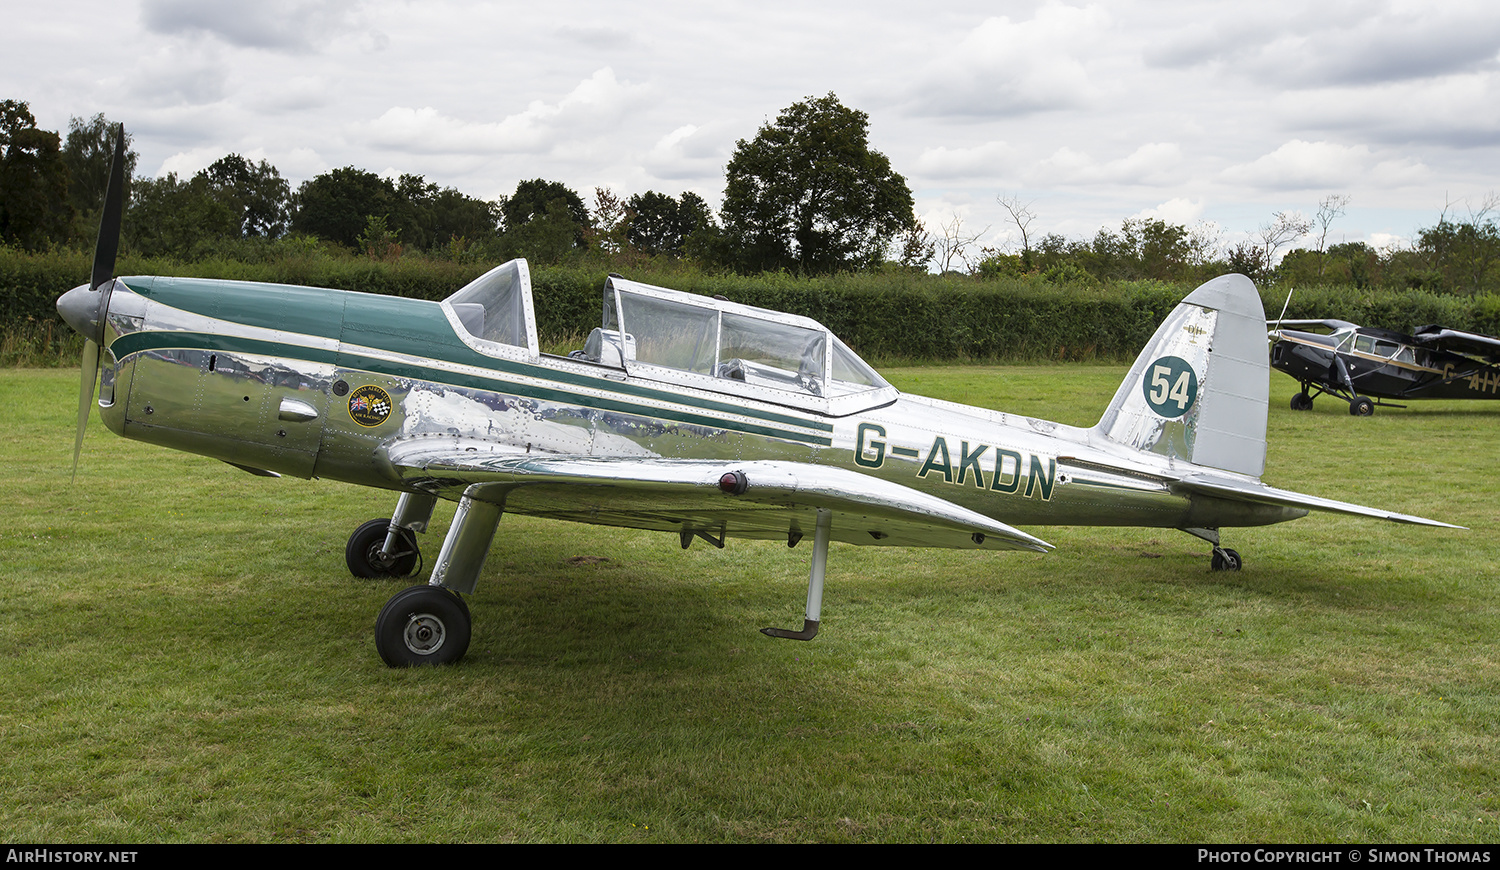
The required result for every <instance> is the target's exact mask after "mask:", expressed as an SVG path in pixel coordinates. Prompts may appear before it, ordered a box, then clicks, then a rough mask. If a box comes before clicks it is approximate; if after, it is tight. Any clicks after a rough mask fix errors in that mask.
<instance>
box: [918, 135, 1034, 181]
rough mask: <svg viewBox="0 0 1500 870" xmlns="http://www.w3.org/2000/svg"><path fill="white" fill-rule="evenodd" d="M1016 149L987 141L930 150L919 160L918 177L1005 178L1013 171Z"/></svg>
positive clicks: (942, 146) (1002, 143)
mask: <svg viewBox="0 0 1500 870" xmlns="http://www.w3.org/2000/svg"><path fill="white" fill-rule="evenodd" d="M1014 155H1015V149H1014V148H1012V147H1011V146H1009V145H1007V144H1006V143H1004V142H986V143H984V144H983V145H977V146H975V147H973V148H949V147H947V146H944V145H939V146H938V147H936V148H927V149H925V150H924V151H923V152H922V153H921V155H919V156H918V157H917V174H918V175H920V176H922V177H923V178H933V179H936V178H988V179H994V178H997V177H1002V176H1005V175H1006V172H1007V170H1010V169H1012V164H1013V163H1014V160H1015V157H1014Z"/></svg>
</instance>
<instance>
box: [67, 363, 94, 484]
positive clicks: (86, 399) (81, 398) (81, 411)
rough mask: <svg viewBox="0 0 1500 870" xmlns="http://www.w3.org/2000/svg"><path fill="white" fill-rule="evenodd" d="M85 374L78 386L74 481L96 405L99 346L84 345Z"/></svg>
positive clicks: (82, 366)
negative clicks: (94, 405) (91, 408)
mask: <svg viewBox="0 0 1500 870" xmlns="http://www.w3.org/2000/svg"><path fill="white" fill-rule="evenodd" d="M80 368H81V370H82V372H83V374H82V376H81V379H80V382H79V384H78V435H77V437H75V438H74V439H73V480H77V479H78V457H79V455H80V454H81V453H83V430H84V429H86V428H88V425H89V406H90V405H92V404H94V383H95V381H97V380H98V379H99V345H98V344H96V343H95V342H94V340H93V339H88V340H86V341H85V342H84V343H83V363H82V364H81V365H80Z"/></svg>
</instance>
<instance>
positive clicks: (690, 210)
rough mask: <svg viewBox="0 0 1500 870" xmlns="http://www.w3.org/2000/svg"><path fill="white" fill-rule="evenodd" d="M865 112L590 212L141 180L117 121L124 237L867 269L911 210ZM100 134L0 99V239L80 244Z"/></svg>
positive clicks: (451, 192) (514, 201) (327, 187)
mask: <svg viewBox="0 0 1500 870" xmlns="http://www.w3.org/2000/svg"><path fill="white" fill-rule="evenodd" d="M868 122H869V118H868V116H867V115H865V113H863V112H859V111H856V110H853V109H850V108H848V107H846V106H844V105H843V104H842V103H840V102H839V101H838V98H837V97H835V96H834V95H832V94H829V95H828V96H826V97H821V98H813V99H809V100H807V101H805V102H801V103H797V104H796V105H794V106H792V107H790V108H788V109H787V110H786V111H784V112H783V113H782V114H781V115H780V116H779V117H778V118H777V120H776V122H774V123H770V124H767V125H765V126H764V127H762V128H761V130H760V132H759V134H757V135H756V136H755V138H754V139H752V140H749V141H746V140H741V141H740V142H739V143H738V147H737V149H736V152H735V155H734V158H733V159H732V160H731V162H730V165H729V168H728V172H727V176H726V192H725V198H724V207H723V209H722V210H721V211H720V212H719V214H718V215H715V214H714V211H713V209H712V208H710V206H709V205H708V203H707V202H706V201H704V199H703V198H702V197H700V196H698V195H697V194H695V193H692V192H691V191H689V192H685V193H683V194H681V195H680V196H673V195H670V194H667V193H661V192H658V191H646V192H645V193H641V194H635V195H632V196H630V197H628V198H621V197H619V196H617V195H616V194H614V193H613V192H611V191H609V190H607V189H604V188H598V189H596V190H595V191H594V196H593V202H592V206H591V205H590V204H588V203H585V201H584V199H583V198H582V197H581V196H579V194H578V193H577V192H576V191H574V190H573V189H571V188H569V187H568V186H566V185H565V184H563V183H561V182H557V181H550V180H547V179H542V178H534V179H528V180H524V181H521V182H519V183H518V184H517V185H516V188H515V191H514V192H513V193H511V194H509V195H507V196H501V197H499V198H497V199H495V200H488V201H487V200H482V199H478V198H475V197H472V196H469V195H467V194H465V193H463V192H461V191H459V190H456V189H454V188H451V187H440V186H439V185H436V184H433V183H431V182H429V181H427V180H426V179H425V178H424V177H423V176H421V175H401V176H400V177H398V178H395V179H390V178H384V177H381V176H379V175H376V174H375V173H373V172H369V171H367V170H363V169H359V168H357V167H354V166H345V167H342V168H339V169H334V170H331V171H329V172H325V173H323V174H321V175H318V176H316V177H314V178H312V179H309V180H308V181H306V182H304V183H303V184H301V185H300V186H299V187H297V188H296V189H295V190H293V189H292V187H291V185H290V184H289V183H288V182H287V180H286V179H285V178H284V177H283V176H282V175H281V173H280V172H279V171H278V170H277V169H276V167H275V166H272V165H271V164H270V163H268V162H266V161H264V160H261V161H258V162H256V161H252V160H249V159H247V158H245V157H243V156H241V155H239V154H228V155H225V156H224V157H222V158H220V159H219V160H217V161H215V162H214V163H213V164H212V165H210V166H208V167H207V168H206V169H203V170H202V171H200V172H198V173H196V174H194V175H193V176H191V177H187V178H184V177H180V176H178V175H177V174H176V173H167V174H166V175H164V176H161V177H157V178H151V177H144V176H137V175H136V174H135V171H134V170H135V164H136V161H137V154H136V152H135V151H134V150H133V149H130V148H129V142H130V136H129V133H128V131H127V133H126V142H127V153H126V160H127V175H128V176H129V177H130V183H129V185H130V189H129V191H128V195H129V205H128V210H127V212H126V218H125V224H124V231H123V233H124V235H123V239H122V244H123V245H124V247H125V250H127V251H131V252H134V253H138V254H141V255H144V256H167V257H176V258H182V259H201V258H206V257H213V256H228V257H234V258H244V257H255V256H264V255H267V252H272V253H273V254H274V252H278V251H285V250H287V249H292V250H296V249H298V248H306V247H308V246H309V245H312V246H325V247H333V248H336V249H342V250H344V251H348V252H352V253H357V254H362V255H365V256H370V257H375V258H378V259H389V258H393V257H400V256H403V255H406V254H411V253H415V254H422V255H427V256H434V257H450V258H459V259H465V258H467V259H480V258H483V259H488V260H502V259H507V258H510V257H515V256H525V257H528V258H530V259H532V260H534V261H536V262H537V263H539V264H542V265H549V264H556V263H563V262H568V261H570V260H572V261H576V260H579V259H581V258H586V257H589V256H594V257H603V258H615V259H619V258H645V259H651V258H666V259H688V260H692V261H695V262H697V263H700V264H702V265H704V266H706V267H708V268H712V269H723V270H732V271H739V272H762V271H789V272H797V273H803V274H828V273H833V272H840V271H859V270H865V269H871V268H878V267H880V266H882V265H884V264H887V263H889V262H891V261H892V251H894V250H897V248H898V247H899V246H897V245H895V243H894V242H895V239H896V237H897V236H898V235H900V234H902V233H911V232H913V231H915V230H916V228H917V220H916V217H915V215H914V212H913V200H912V195H911V190H910V189H909V187H908V186H907V184H906V180H905V179H904V178H903V177H902V176H901V175H899V174H898V173H896V172H894V171H893V170H892V169H891V167H890V161H889V160H888V159H887V158H886V157H885V156H884V155H882V154H880V153H879V152H878V151H873V150H871V149H870V148H869V143H868V137H867V131H868ZM113 131H114V125H113V124H111V123H110V122H109V120H108V119H106V118H105V117H104V116H103V115H96V116H95V117H93V118H89V119H82V118H73V119H71V121H70V122H69V129H68V132H67V135H66V139H64V137H62V136H60V135H59V134H58V133H56V132H53V131H49V130H42V129H40V128H38V127H37V124H36V120H35V118H34V117H33V116H32V114H31V112H30V106H29V105H28V104H27V103H25V102H21V101H18V100H4V101H0V241H3V242H4V243H5V244H8V245H11V246H15V247H19V248H22V249H24V250H32V251H36V250H44V249H47V248H54V247H59V246H74V247H77V246H83V245H87V244H91V243H92V241H93V229H92V227H93V226H95V225H97V219H98V215H99V211H100V207H101V204H102V202H103V197H104V186H105V182H106V179H107V177H108V171H109V163H110V159H111V155H112V151H113V147H112V143H113V140H114V132H113ZM898 254H899V251H898ZM897 259H899V257H897ZM908 265H912V266H916V265H919V264H917V263H909V264H908Z"/></svg>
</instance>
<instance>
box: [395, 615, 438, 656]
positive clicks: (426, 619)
mask: <svg viewBox="0 0 1500 870" xmlns="http://www.w3.org/2000/svg"><path fill="white" fill-rule="evenodd" d="M447 633H448V631H447V626H445V625H443V621H442V620H441V619H438V618H437V617H436V616H433V615H432V614H430V613H413V614H412V615H411V616H410V617H409V618H408V619H407V621H406V631H405V632H403V633H402V639H403V640H405V641H406V648H407V649H409V650H411V651H412V652H414V653H416V654H417V655H419V656H430V655H432V654H433V653H435V652H437V651H438V650H439V649H442V646H443V640H444V638H445V637H446V635H447Z"/></svg>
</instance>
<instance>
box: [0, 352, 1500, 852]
mask: <svg viewBox="0 0 1500 870" xmlns="http://www.w3.org/2000/svg"><path fill="white" fill-rule="evenodd" d="M1123 373H1124V369H1123V368H1122V367H1086V366H1048V367H1036V368H1024V367H1014V368H1010V367H1007V368H987V369H981V368H920V369H904V370H896V371H888V372H886V374H887V375H888V376H890V377H891V379H892V380H893V382H895V383H896V384H897V385H898V386H900V387H902V388H903V389H906V390H909V391H911V392H918V393H924V394H928V395H936V396H940V397H943V398H948V399H954V400H958V401H964V402H970V403H974V404H982V405H986V406H990V407H997V408H1001V409H1005V410H1012V411H1017V412H1021V413H1026V414H1031V415H1035V416H1040V417H1046V418H1049V419H1054V420H1061V421H1064V422H1069V423H1079V424H1090V423H1092V422H1093V421H1094V419H1095V418H1096V417H1097V416H1098V414H1099V412H1100V411H1101V410H1102V409H1103V407H1104V405H1105V404H1106V403H1107V402H1108V399H1109V396H1110V395H1111V393H1112V392H1113V390H1114V388H1115V386H1116V384H1117V383H1118V381H1119V379H1120V378H1121V377H1122V376H1123ZM1272 385H1273V396H1272V402H1273V406H1272V410H1271V420H1270V442H1271V451H1270V457H1269V459H1268V466H1267V467H1268V471H1267V474H1266V480H1267V481H1268V482H1270V483H1273V484H1275V485H1278V486H1283V487H1286V488H1290V489H1295V490H1299V491H1304V492H1310V493H1314V494H1318V495H1324V496H1329V497H1333V498H1339V499H1345V500H1349V501H1355V502H1359V503H1363V504H1371V505H1377V506H1381V507H1388V508H1391V509H1394V510H1398V511H1404V512H1409V513H1415V514H1419V515H1423V516H1429V517H1434V518H1437V519H1442V520H1446V521H1449V522H1454V523H1459V524H1462V525H1465V526H1469V527H1470V528H1471V529H1472V531H1467V532H1462V531H1448V530H1433V529H1423V528H1416V527H1409V526H1398V525H1394V524H1388V523H1380V522H1376V521H1368V520H1358V519H1353V518H1343V517H1335V516H1332V515H1314V516H1311V517H1308V518H1306V519H1302V520H1298V521H1296V522H1293V523H1288V524H1284V525H1280V526H1274V527H1270V528H1263V529H1251V530H1232V531H1227V532H1226V535H1225V544H1226V546H1231V547H1234V548H1235V549H1237V550H1239V551H1240V552H1241V553H1242V554H1243V555H1244V557H1245V560H1246V568H1245V570H1244V571H1243V572H1240V573H1232V574H1222V573H1221V574H1213V573H1210V572H1209V571H1208V549H1207V546H1206V545H1205V544H1203V543H1202V542H1201V541H1198V540H1197V539H1195V538H1192V537H1190V536H1188V535H1185V534H1182V533H1180V532H1175V531H1161V530H1140V529H1104V530H1100V529H1071V528H1041V529H1037V528H1032V529H1028V531H1032V532H1034V533H1036V534H1038V535H1040V536H1041V537H1043V538H1045V539H1047V540H1049V541H1051V542H1052V543H1054V544H1056V545H1057V547H1058V549H1057V551H1056V552H1054V553H1051V554H1048V555H1036V554H1029V553H999V554H980V553H972V552H947V551H926V550H887V549H880V548H855V547H849V546H844V545H839V544H835V545H834V546H833V548H832V552H831V555H830V567H829V581H828V592H827V596H826V599H825V602H824V612H823V615H824V623H823V633H822V634H821V635H820V636H819V637H818V638H817V640H815V641H813V642H812V643H806V644H802V643H794V642H782V641H773V640H770V639H768V638H765V637H762V636H761V635H760V634H759V633H758V632H757V631H756V629H757V628H758V627H760V626H763V625H797V624H800V619H801V615H802V604H803V599H804V596H805V591H806V576H807V559H808V558H809V553H810V548H808V547H799V548H797V549H796V550H788V549H787V548H786V547H785V546H781V545H776V544H763V543H747V542H739V541H735V542H731V543H730V544H729V546H728V548H727V549H725V550H722V551H720V550H715V549H713V548H711V547H707V546H695V547H694V548H693V549H691V550H690V551H688V552H683V551H682V550H681V549H680V548H679V546H678V543H677V540H676V538H675V537H674V536H671V535H663V534H652V533H637V532H630V531H618V530H612V529H604V528H594V527H588V526H576V525H567V524H559V523H549V522H545V521H534V520H527V519H523V518H519V517H506V518H505V519H504V520H503V521H502V522H501V526H500V532H499V534H498V535H497V536H496V542H495V546H494V550H493V551H492V553H491V555H490V557H489V561H488V563H487V565H486V569H485V574H484V578H483V579H482V581H481V583H480V586H479V589H478V593H477V594H476V595H475V596H474V597H473V598H472V599H471V602H470V603H471V608H472V611H473V613H474V618H475V626H474V631H475V635H474V640H473V644H472V646H471V647H470V650H469V654H468V657H467V658H466V659H465V660H464V661H463V662H462V663H461V664H459V665H458V666H456V667H453V668H446V669H426V670H415V671H392V670H389V669H387V668H386V667H384V666H383V665H382V664H381V663H380V660H379V658H378V657H377V656H376V654H375V651H374V645H373V641H372V639H371V632H372V628H373V625H374V620H375V615H376V613H377V612H378V611H379V609H380V607H381V606H382V604H383V603H384V602H385V600H386V599H387V598H389V597H390V596H391V595H392V594H393V593H394V592H395V591H396V590H397V589H398V588H400V586H401V585H403V584H402V583H400V582H372V581H363V580H355V579H352V578H350V577H349V576H348V573H347V571H346V570H345V568H344V564H343V548H344V541H345V538H346V537H347V535H348V534H349V532H350V531H351V530H353V529H354V527H355V526H356V525H358V524H359V523H360V522H362V521H364V520H366V519H370V518H372V517H376V516H381V515H383V514H388V513H389V510H390V508H391V505H392V502H393V499H392V497H391V496H390V495H388V494H386V493H383V492H378V491H374V490H364V489H357V488H354V487H349V486H345V485H341V484H334V483H329V482H324V481H310V482H309V481H297V480H266V479H262V478H255V477H251V476H249V475H246V474H244V473H242V472H239V471H236V470H234V469H232V468H230V467H229V466H226V465H223V464H221V463H217V462H213V461H210V460H206V459H201V458H198V457H193V456H188V455H184V454H179V453H173V452H170V451H167V450H163V449H160V448H155V447H150V446H146V445H141V444H136V443H134V442H128V441H125V440H122V439H119V438H117V437H115V436H114V435H112V434H110V433H109V432H108V431H107V430H105V429H104V428H103V426H102V425H101V424H99V423H98V422H97V419H96V420H95V422H94V423H93V425H92V426H91V428H90V430H89V435H88V438H87V441H86V444H85V448H84V459H83V463H82V467H81V468H80V470H79V474H78V479H77V482H76V483H73V484H71V485H70V482H69V463H70V460H71V447H72V439H73V414H74V413H75V409H76V407H77V405H76V395H77V388H78V387H77V376H76V374H75V373H72V372H66V371H17V370H8V371H0V401H3V408H4V409H5V417H6V423H5V434H6V437H5V438H4V439H3V441H0V456H3V461H0V468H3V469H4V474H5V478H6V482H5V485H4V488H3V492H0V505H3V508H4V513H5V516H6V518H7V522H6V523H5V527H4V529H3V531H0V661H3V663H4V664H3V668H4V676H5V686H6V691H5V692H3V693H0V733H3V739H4V747H5V750H6V751H5V753H4V756H3V758H0V830H4V831H5V832H6V834H7V839H9V840H11V841H13V842H28V841H39V842H85V841H87V842H112V841H113V842H130V841H135V842H140V841H234V842H242V841H243V842H282V841H296V842H346V841H447V840H474V841H490V840H495V841H606V842H611V841H613V842H636V841H688V840H691V841H778V842H780V841H794V842H797V841H858V842H870V841H927V840H938V841H1312V842H1320V841H1321V842H1421V841H1445V842H1496V841H1500V793H1497V792H1500V761H1497V759H1500V643H1497V634H1500V631H1497V629H1500V584H1497V582H1496V579H1497V578H1496V574H1497V572H1496V568H1495V566H1496V564H1497V555H1500V544H1497V542H1496V537H1495V534H1494V530H1495V528H1496V526H1497V521H1500V506H1497V500H1496V495H1495V494H1496V490H1497V486H1496V481H1497V472H1500V451H1497V449H1496V447H1497V443H1500V438H1497V427H1500V403H1495V404H1493V405H1481V404H1460V403H1429V404H1417V405H1414V406H1413V407H1412V408H1411V409H1409V410H1405V411H1401V410H1387V409H1381V410H1379V411H1377V413H1376V415H1375V416H1374V417H1373V418H1369V419H1356V418H1352V417H1350V416H1349V415H1348V414H1347V412H1346V411H1345V410H1344V409H1343V408H1342V407H1336V405H1337V404H1338V403H1335V402H1331V401H1328V400H1326V399H1325V400H1322V401H1320V403H1319V405H1318V407H1317V408H1316V409H1315V410H1314V411H1313V412H1310V413H1305V414H1294V413H1293V412H1291V411H1290V410H1287V404H1286V403H1287V399H1288V397H1289V396H1290V394H1291V392H1292V389H1293V387H1292V383H1291V381H1290V380H1289V379H1286V378H1284V377H1282V376H1280V375H1277V376H1275V379H1274V380H1273V382H1272ZM451 514H452V508H451V506H448V507H446V508H444V507H440V508H439V513H438V515H437V516H436V517H435V518H434V529H433V531H432V533H430V534H428V535H427V536H425V538H424V540H423V545H424V549H425V550H426V552H427V554H428V557H429V558H431V557H432V556H433V555H435V554H436V552H437V546H438V543H439V542H440V540H441V535H442V533H443V531H445V530H446V527H447V523H448V521H449V518H450V517H451Z"/></svg>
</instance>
